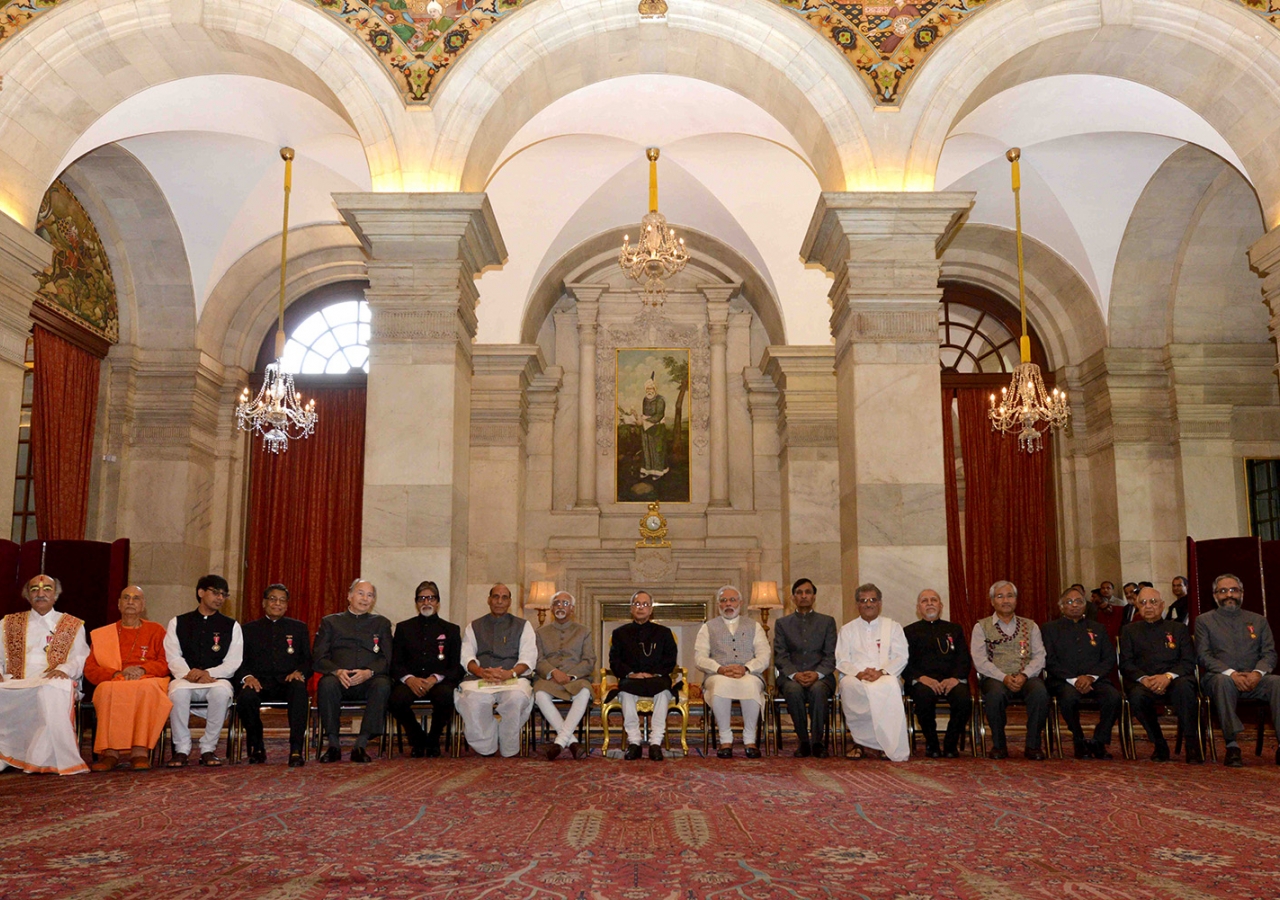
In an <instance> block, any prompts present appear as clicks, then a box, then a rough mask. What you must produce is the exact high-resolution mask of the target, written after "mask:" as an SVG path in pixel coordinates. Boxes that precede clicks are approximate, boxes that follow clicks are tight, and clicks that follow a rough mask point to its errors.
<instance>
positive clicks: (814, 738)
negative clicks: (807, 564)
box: [773, 578, 836, 759]
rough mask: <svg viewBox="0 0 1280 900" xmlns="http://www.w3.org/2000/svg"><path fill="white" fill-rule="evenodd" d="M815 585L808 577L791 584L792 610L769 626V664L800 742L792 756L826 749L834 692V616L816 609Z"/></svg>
mask: <svg viewBox="0 0 1280 900" xmlns="http://www.w3.org/2000/svg"><path fill="white" fill-rule="evenodd" d="M817 599H818V589H817V588H816V587H815V586H814V584H813V582H812V581H810V580H809V579H808V578H800V579H798V580H797V581H796V583H795V584H793V585H792V586H791V605H792V606H793V607H794V608H795V612H793V613H791V614H790V615H786V616H783V617H782V618H781V619H779V620H778V621H777V622H776V623H774V626H773V664H774V666H775V668H776V669H777V674H778V679H777V682H778V688H779V690H781V691H782V696H783V697H785V698H786V701H787V713H788V715H790V716H791V722H792V725H793V726H794V727H795V730H796V740H797V741H799V743H800V746H799V747H797V748H796V749H795V751H794V752H793V753H792V756H796V757H799V758H801V759H803V758H804V757H806V756H809V755H811V754H812V755H813V756H814V757H816V758H818V759H823V758H825V757H826V755H827V718H828V712H829V709H830V705H831V698H832V697H833V696H834V695H835V692H836V676H835V671H836V620H835V619H833V618H832V617H831V616H828V615H823V614H822V613H820V612H815V611H814V609H813V607H814V604H815V603H816V602H817Z"/></svg>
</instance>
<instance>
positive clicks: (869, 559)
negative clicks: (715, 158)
mask: <svg viewBox="0 0 1280 900" xmlns="http://www.w3.org/2000/svg"><path fill="white" fill-rule="evenodd" d="M868 581H869V582H872V583H874V584H875V585H876V586H877V587H879V588H880V591H881V593H883V594H884V613H885V615H887V616H889V617H890V618H893V619H896V620H897V621H899V622H902V623H903V624H906V623H908V622H914V621H915V618H916V596H917V595H918V594H919V593H920V591H922V590H924V589H925V588H933V589H934V590H935V591H937V592H938V594H939V595H940V596H941V597H942V598H943V599H944V600H945V599H946V598H947V596H948V591H947V548H946V545H945V544H944V545H942V546H937V545H928V546H897V547H860V548H859V549H858V580H857V581H856V582H854V583H853V585H852V586H850V587H848V588H846V589H845V606H844V611H845V618H844V621H848V620H849V619H852V618H853V617H854V616H856V615H857V614H858V611H857V605H856V604H855V603H854V602H853V594H854V589H855V588H856V587H857V585H858V584H863V583H866V582H868Z"/></svg>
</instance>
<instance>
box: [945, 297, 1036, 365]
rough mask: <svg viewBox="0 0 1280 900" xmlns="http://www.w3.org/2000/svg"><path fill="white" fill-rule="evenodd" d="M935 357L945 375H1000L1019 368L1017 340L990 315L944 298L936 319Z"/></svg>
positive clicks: (999, 321)
mask: <svg viewBox="0 0 1280 900" xmlns="http://www.w3.org/2000/svg"><path fill="white" fill-rule="evenodd" d="M938 356H939V362H940V363H941V364H942V370H943V371H944V372H954V373H957V374H960V375H999V374H1003V373H1007V372H1012V371H1013V370H1014V369H1016V368H1017V367H1018V362H1019V353H1018V339H1017V337H1015V336H1014V334H1013V333H1012V332H1011V331H1010V330H1009V329H1008V327H1007V326H1006V324H1005V323H1004V322H1002V321H1001V320H1000V318H999V317H997V316H995V315H993V314H992V313H991V312H989V311H987V310H983V309H976V308H974V307H972V306H967V305H965V304H963V303H957V302H950V301H949V298H947V297H944V298H943V302H942V304H941V309H940V311H939V316H938Z"/></svg>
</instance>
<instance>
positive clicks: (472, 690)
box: [457, 584, 538, 756]
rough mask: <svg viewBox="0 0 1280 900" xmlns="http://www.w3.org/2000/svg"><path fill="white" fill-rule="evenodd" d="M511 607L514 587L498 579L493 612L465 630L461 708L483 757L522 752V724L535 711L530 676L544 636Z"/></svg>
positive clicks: (491, 592)
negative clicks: (540, 638) (498, 717)
mask: <svg viewBox="0 0 1280 900" xmlns="http://www.w3.org/2000/svg"><path fill="white" fill-rule="evenodd" d="M510 609H511V589H510V588H508V587H507V586H506V585H505V584H495V585H494V586H493V587H491V588H489V614H488V615H487V616H481V617H480V618H478V619H476V620H475V621H474V622H472V623H471V624H470V625H468V626H467V630H466V632H465V633H464V634H463V635H462V665H463V667H464V668H465V669H466V670H467V675H466V677H465V678H464V679H463V681H462V687H461V690H460V691H459V692H458V701H457V702H458V712H459V713H460V714H461V715H462V724H463V727H464V729H465V732H466V736H467V743H468V744H470V745H471V749H472V750H474V751H476V753H479V754H480V755H481V756H493V754H494V753H495V752H499V751H500V752H501V753H502V755H503V756H515V755H516V754H518V753H519V752H520V729H522V728H523V727H524V723H525V722H526V721H528V719H529V713H531V712H532V711H533V686H532V685H531V684H530V683H529V678H528V676H529V675H530V674H531V673H532V672H533V667H534V666H536V665H537V664H538V639H537V637H536V635H535V634H534V631H533V623H532V622H530V621H529V620H528V619H522V618H520V617H518V616H513V615H512V614H511V613H510V612H509V610H510ZM495 709H496V710H497V714H498V716H501V721H499V720H498V719H497V718H496V717H495V716H494V710H495Z"/></svg>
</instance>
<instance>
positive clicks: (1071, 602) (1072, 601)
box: [1062, 597, 1084, 606]
mask: <svg viewBox="0 0 1280 900" xmlns="http://www.w3.org/2000/svg"><path fill="white" fill-rule="evenodd" d="M1062 605H1063V606H1084V598H1083V597H1066V598H1065V599H1063V601H1062Z"/></svg>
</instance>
